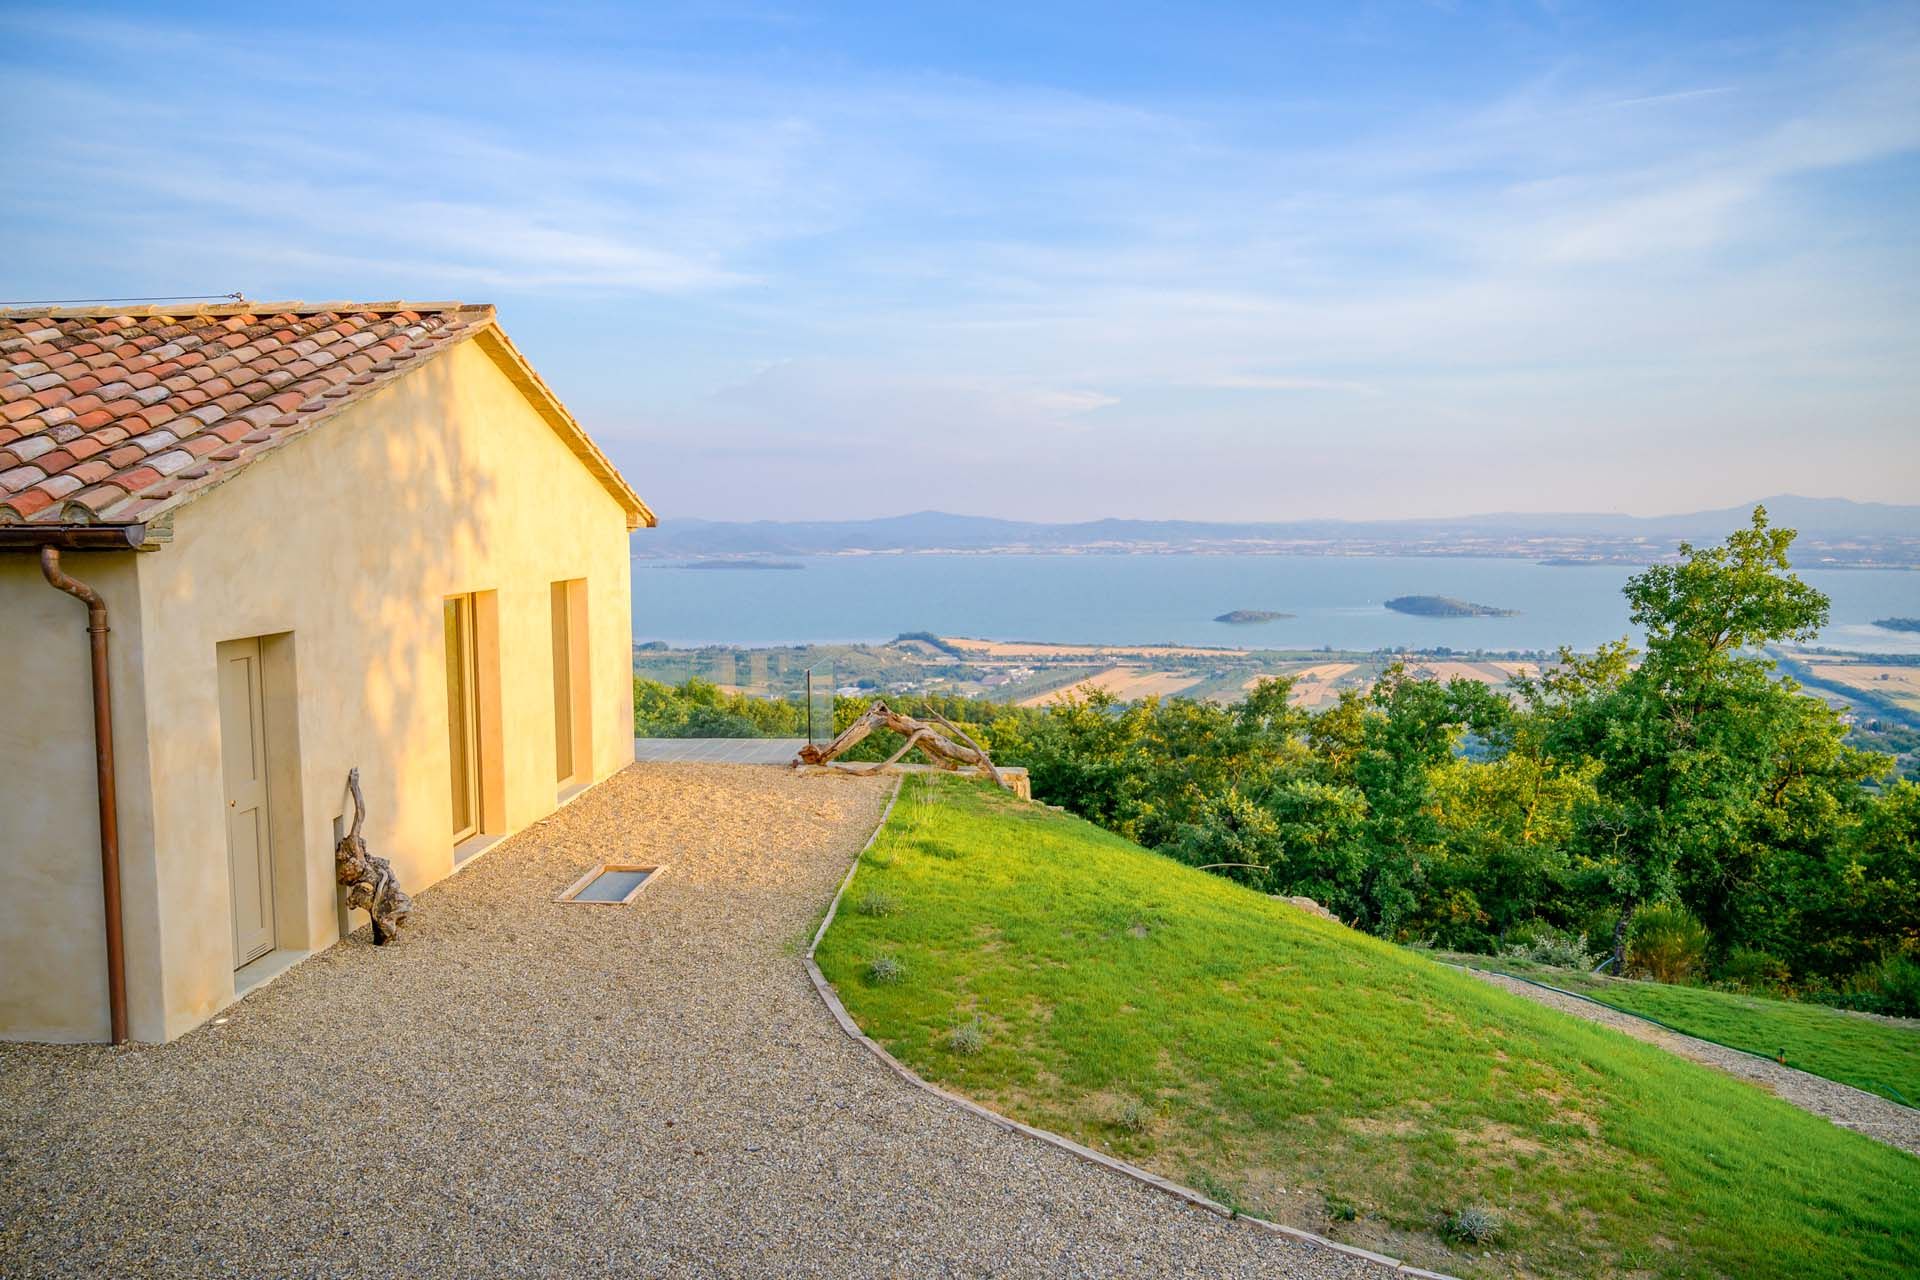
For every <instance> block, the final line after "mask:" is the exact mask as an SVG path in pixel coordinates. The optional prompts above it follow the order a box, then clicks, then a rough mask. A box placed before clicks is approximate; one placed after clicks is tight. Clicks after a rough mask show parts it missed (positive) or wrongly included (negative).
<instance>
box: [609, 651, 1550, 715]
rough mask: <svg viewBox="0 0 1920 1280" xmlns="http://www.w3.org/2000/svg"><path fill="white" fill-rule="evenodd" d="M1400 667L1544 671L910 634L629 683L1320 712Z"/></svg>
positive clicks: (1391, 657)
mask: <svg viewBox="0 0 1920 1280" xmlns="http://www.w3.org/2000/svg"><path fill="white" fill-rule="evenodd" d="M1395 660H1400V661H1404V662H1406V663H1407V664H1408V666H1409V667H1410V668H1411V669H1412V670H1413V671H1414V672H1415V674H1417V675H1420V676H1423V677H1425V678H1430V679H1438V680H1451V679H1454V678H1456V677H1464V678H1466V679H1469V680H1479V681H1481V682H1482V683H1485V684H1487V685H1490V686H1492V687H1494V688H1500V687H1503V686H1504V685H1505V684H1506V683H1507V682H1508V680H1510V679H1511V678H1512V676H1513V674H1514V673H1515V672H1517V671H1532V670H1536V669H1537V664H1534V663H1528V662H1516V661H1511V660H1498V661H1495V660H1477V659H1476V660H1468V659H1465V658H1462V657H1461V656H1459V655H1449V656H1445V657H1439V656H1432V655H1420V654H1406V655H1396V654H1387V653H1378V654H1372V653H1369V654H1361V653H1331V652H1328V651H1324V650H1312V651H1292V650H1264V649H1226V648H1221V649H1214V648H1204V647H1195V646H1190V645H1086V644H1047V643H1044V642H1040V641H1032V640H1009V641H1002V640H986V639H977V638H972V637H964V636H934V635H923V634H915V635H907V636H901V637H900V638H899V639H897V640H893V641H890V642H888V643H886V644H866V645H800V646H793V647H789V648H775V649H738V648H731V647H727V646H710V647H706V648H700V649H671V648H667V647H664V646H659V645H650V646H645V647H642V648H639V649H636V650H635V652H634V674H635V675H637V676H641V677H644V678H646V679H649V680H656V681H659V682H661V683H663V684H680V683H682V682H684V681H686V680H688V679H699V680H704V681H706V682H708V683H710V684H715V685H718V686H720V687H721V688H722V689H724V690H726V691H727V692H738V693H745V694H748V695H751V696H754V697H763V698H773V699H789V698H795V697H798V696H800V694H801V691H802V690H803V689H804V687H805V681H806V673H807V671H808V670H809V669H811V670H813V671H814V672H815V673H816V679H826V680H828V681H830V682H831V683H832V684H833V685H834V687H835V688H837V689H838V690H839V691H840V692H841V693H842V694H843V695H847V694H859V693H872V694H873V695H874V696H892V697H894V698H896V699H899V698H910V697H912V696H913V695H916V694H926V693H938V694H945V695H954V696H959V697H978V698H988V699H991V700H993V701H995V702H1005V703H1011V704H1017V705H1020V706H1028V707H1042V706H1046V705H1048V704H1049V703H1052V702H1054V701H1057V700H1059V699H1060V698H1062V697H1064V696H1068V695H1069V693H1071V694H1072V695H1075V696H1084V695H1086V694H1089V693H1092V692H1094V691H1096V690H1100V691H1104V692H1106V693H1109V694H1112V695H1113V696H1114V697H1115V698H1118V699H1119V700H1120V701H1122V702H1133V701H1137V700H1139V699H1142V698H1148V697H1161V698H1165V697H1176V696H1177V697H1184V698H1193V699H1196V700H1205V701H1211V702H1217V703H1229V702H1234V701H1237V700H1239V699H1240V698H1243V697H1245V696H1246V692H1247V690H1249V689H1251V688H1253V687H1254V685H1256V684H1258V683H1259V682H1260V681H1262V680H1267V679H1272V678H1274V677H1276V676H1289V677H1292V678H1293V679H1294V680H1295V681H1296V684H1295V686H1294V690H1293V702H1294V705H1296V706H1300V707H1304V708H1307V709H1309V710H1318V709H1321V708H1323V707H1327V706H1330V705H1332V704H1333V703H1334V702H1335V701H1337V700H1338V698H1339V696H1340V695H1341V693H1343V692H1345V691H1347V690H1350V689H1351V690H1355V691H1364V690H1366V689H1367V688H1369V687H1371V685H1372V684H1373V682H1374V680H1376V679H1377V678H1378V677H1379V675H1380V673H1381V672H1382V671H1383V670H1385V669H1386V667H1387V665H1388V664H1389V663H1391V662H1393V661H1395Z"/></svg>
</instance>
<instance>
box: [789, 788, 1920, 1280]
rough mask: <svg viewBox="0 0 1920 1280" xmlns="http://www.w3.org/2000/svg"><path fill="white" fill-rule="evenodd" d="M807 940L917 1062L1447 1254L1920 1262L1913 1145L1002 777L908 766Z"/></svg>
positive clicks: (1645, 1271) (1082, 1132)
mask: <svg viewBox="0 0 1920 1280" xmlns="http://www.w3.org/2000/svg"><path fill="white" fill-rule="evenodd" d="M819 961H820V965H821V967H822V968H823V969H824V970H825V972H826V974H827V976H828V978H830V979H831V980H832V981H833V982H834V984H835V985H836V986H837V987H838V989H839V991H840V993H841V997H842V999H844V1000H845V1002H846V1004H847V1007H848V1009H849V1010H850V1011H851V1012H852V1014H853V1016H854V1017H855V1018H856V1019H857V1020H858V1021H859V1022H860V1024H861V1026H862V1027H864V1028H865V1029H866V1030H867V1032H868V1033H869V1034H871V1035H873V1036H874V1037H875V1038H876V1039H878V1040H880V1041H881V1042H882V1043H884V1044H885V1045H886V1046H887V1047H888V1048H889V1049H890V1050H892V1051H893V1052H894V1053H895V1054H897V1055H898V1056H899V1057H900V1058H901V1059H902V1060H904V1061H906V1062H908V1063H910V1064H911V1065H912V1066H913V1067H914V1068H915V1069H916V1070H918V1071H920V1072H921V1073H922V1074H923V1075H925V1076H927V1077H928V1078H929V1079H932V1080H936V1081H938V1082H940V1083H942V1084H944V1085H946V1086H948V1087H950V1088H953V1089H955V1090H956V1091H959V1092H962V1093H966V1094H968V1095H970V1096H972V1097H975V1098H978V1099H980V1100H982V1101H983V1102H986V1103H987V1104H988V1105H990V1106H993V1107H995V1108H996V1109H997V1110H1000V1111H1003V1112H1005V1113H1007V1114H1010V1115H1013V1116H1016V1117H1017V1118H1019V1119H1022V1120H1025V1121H1027V1122H1029V1123H1032V1124H1037V1125H1040V1126H1042V1127H1045V1128H1048V1129H1052V1130H1054V1131H1056V1132H1059V1133H1064V1134H1067V1135H1069V1136H1071V1137H1073V1138H1075V1139H1077V1140H1079V1141H1081V1142H1085V1143H1087V1144H1089V1145H1092V1146H1097V1147H1100V1148H1103V1149H1105V1150H1109V1151H1112V1152H1114V1153H1116V1154H1118V1155H1120V1156H1122V1157H1124V1158H1126V1159H1129V1160H1132V1161H1134V1162H1136V1163H1139V1164H1142V1165H1145V1166H1147V1167H1149V1168H1152V1169H1155V1170H1158V1171H1160V1172H1162V1173H1165V1174H1167V1175H1168V1176H1171V1177H1174V1178H1177V1179H1179V1180H1181V1181H1184V1182H1186V1183H1188V1184H1189V1185H1192V1186H1195V1187H1198V1188H1200V1189H1202V1190H1204V1191H1206V1192H1208V1193H1209V1194H1211V1195H1213V1196H1214V1197H1215V1198H1217V1199H1220V1200H1222V1201H1224V1202H1226V1203H1229V1204H1232V1205H1234V1206H1236V1207H1238V1208H1240V1209H1242V1210H1243V1211H1246V1212H1249V1213H1254V1214H1258V1215H1260V1216H1262V1217H1269V1218H1274V1219H1277V1220H1280V1221H1284V1222H1290V1223H1294V1224H1296V1225H1300V1226H1305V1227H1308V1228H1310V1229H1313V1230H1317V1231H1321V1232H1323V1233H1325V1234H1328V1235H1331V1236H1334V1237H1336V1238H1340V1239H1345V1240H1350V1241H1353V1242H1355V1243H1359V1244H1363V1245H1370V1246H1373V1247H1377V1248H1383V1249H1385V1250H1386V1251H1388V1252H1393V1253H1397V1254H1399V1255H1401V1256H1403V1257H1408V1258H1410V1259H1412V1260H1414V1261H1416V1262H1420V1263H1423V1264H1425V1265H1428V1266H1431V1267H1435V1268H1437V1269H1439V1270H1446V1271H1453V1272H1456V1273H1465V1274H1472V1275H1515V1274H1534V1275H1615V1274H1622V1273H1631V1274H1641V1275H1649V1276H1702V1275H1724V1276H1741V1277H1745V1276H1801V1277H1804V1276H1905V1275H1912V1274H1914V1273H1915V1271H1916V1269H1920V1160H1915V1159H1913V1158H1912V1157H1910V1156H1907V1155H1904V1154H1902V1153H1900V1152H1898V1151H1895V1150H1893V1149H1892V1148H1889V1147H1886V1146H1883V1145H1881V1144H1879V1143H1876V1142H1874V1141H1872V1140H1871V1139H1868V1138H1864V1137H1861V1136H1859V1135H1857V1134H1853V1133H1848V1132H1846V1131H1844V1130H1841V1129H1838V1128H1836V1127H1834V1126H1833V1125H1830V1124H1828V1123H1827V1122H1826V1121H1824V1120H1821V1119H1818V1118H1817V1117H1814V1116H1811V1115H1808V1114H1806V1113H1804V1112H1802V1111H1799V1110H1797V1109H1795V1108H1793V1107H1790V1106H1788V1105H1787V1104H1786V1103H1784V1102H1781V1101H1779V1100H1778V1099H1776V1098H1774V1097H1772V1096H1771V1095H1769V1094H1766V1093H1764V1092H1762V1091H1761V1090H1759V1089H1757V1088H1754V1087H1753V1086H1751V1085H1748V1084H1744V1083H1742V1082H1740V1081H1737V1080H1734V1079H1732V1078H1730V1077H1727V1076H1724V1075H1721V1074H1719V1073H1717V1072H1714V1071H1711V1070H1708V1069H1707V1068H1705V1067H1701V1066H1697V1065H1695V1064H1693V1063H1690V1062H1686V1061H1683V1060H1682V1059H1679V1058H1676V1057H1673V1056H1672V1055H1670V1054H1667V1053H1664V1052H1662V1051H1661V1050H1659V1049H1656V1048H1654V1047H1652V1046H1650V1045H1646V1044H1642V1043H1640V1042H1638V1041H1634V1040H1631V1039H1629V1038H1628V1037H1625V1036H1622V1035H1619V1034H1618V1033H1616V1032H1613V1031H1610V1030H1608V1029H1606V1028H1603V1027H1598V1026H1594V1025H1592V1024H1590V1023H1586V1022H1582V1021H1580V1020H1578V1019H1575V1018H1569V1017H1567V1016H1565V1015H1563V1014H1560V1013H1557V1012H1555V1011H1553V1010H1551V1009H1546V1008H1543V1007H1541V1006H1538V1005H1535V1004H1532V1003H1530V1002H1528V1001H1525V1000H1520V999H1517V998H1515V997H1512V996H1509V995H1507V994H1506V993H1505V992H1502V991H1499V990H1496V989H1494V988H1491V987H1488V986H1487V985H1486V984H1484V983H1481V982H1479V981H1477V980H1476V979H1474V978H1471V977H1469V976H1467V975H1465V974H1462V973H1457V972H1455V971H1453V970H1450V969H1448V968H1446V967H1444V966H1442V965H1439V964H1436V963H1434V962H1432V961H1431V960H1428V959H1425V958H1423V957H1421V956H1418V955H1415V954H1412V953H1410V952H1407V951H1405V950H1403V949H1401V948H1398V947H1394V946H1391V945H1388V944H1386V943H1384V942H1380V941H1378V940H1376V939H1373V938H1368V937H1365V936H1362V935H1360V934H1356V933H1353V932H1352V931H1350V930H1347V929H1344V928H1342V927H1340V926H1339V925H1336V924H1332V923H1330V922H1328V921H1324V920H1320V919H1317V918H1314V917H1311V916H1308V915H1306V914H1304V913H1302V912H1300V911H1297V910H1295V909H1294V908H1293V907H1291V906H1288V905H1286V904H1285V903H1282V902H1278V901H1276V900H1273V899H1270V898H1267V897H1265V896H1263V895H1261V894H1258V893H1255V892H1252V891H1250V890H1248V889H1245V888H1243V887H1241V886H1239V885H1235V884H1233V883H1231V882H1229V881H1226V880H1223V879H1220V878H1218V877H1215V876H1209V875H1206V874H1204V873H1202V872H1197V871H1192V870H1190V869H1188V868H1185V867H1182V866H1180V865H1178V864H1176V863H1174V862H1172V861H1170V860H1168V859H1165V858H1161V857H1159V856H1157V855H1154V854H1151V853H1148V852H1146V851H1145V850H1142V849H1140V848H1139V847H1138V846H1135V845H1133V844H1130V843H1128V842H1127V841H1125V840H1122V839H1120V838H1119V837H1117V836H1114V835H1111V834H1109V833H1107V832H1104V831H1101V830H1099V829H1098V828H1096V827H1093V826H1091V825H1089V824H1087V823H1084V822H1080V821H1078V820H1076V819H1073V818H1069V817H1066V816H1063V815H1060V814H1056V813H1054V812H1052V811H1050V810H1048V809H1045V808H1043V807H1041V806H1038V805H1027V804H1021V803H1019V802H1017V801H1015V800H1013V799H1012V798H1011V797H1008V796H1006V795H1005V794H1004V793H1001V792H998V791H995V790H993V789H992V788H987V787H981V786H978V785H975V784H972V783H968V782H964V781H960V780H955V779H949V778H943V777H937V776H936V777H925V778H922V777H909V778H908V779H907V780H906V787H905V790H904V791H903V792H902V794H901V799H900V802H899V804H897V805H896V806H895V808H894V812H893V816H892V818H891V819H890V820H889V822H888V826H887V829H886V831H884V832H883V833H882V834H881V836H880V838H879V840H878V841H877V842H876V843H875V845H874V847H873V849H872V850H871V851H870V852H869V854H868V855H867V858H866V859H865V861H864V862H863V864H862V866H861V868H860V871H859V874H858V875H857V876H856V878H855V880H854V883H853V885H852V887H851V888H850V890H849V892H848V894H847V898H846V901H845V902H844V903H843V905H842V909H841V913H840V915H839V916H838V917H837V918H836V920H835V921H834V925H833V927H832V928H831V929H830V930H829V931H828V933H827V936H826V938H825V940H824V941H823V942H822V944H821V947H820V951H819ZM876 961H879V962H880V963H879V964H877V965H876V963H875V962H876ZM976 1027H977V1033H976V1032H975V1031H974V1030H973V1028H976ZM956 1031H958V1034H955V1033H956ZM1469 1207H1489V1208H1491V1209H1493V1210H1495V1211H1496V1212H1497V1213H1498V1214H1499V1215H1500V1217H1501V1219H1502V1220H1503V1222H1504V1228H1503V1230H1502V1231H1501V1233H1500V1235H1499V1236H1498V1238H1497V1239H1496V1240H1495V1241H1494V1243H1493V1244H1492V1245H1491V1246H1482V1247H1468V1246H1465V1245H1462V1244H1460V1243H1458V1242H1455V1241H1452V1240H1450V1239H1449V1237H1448V1236H1447V1235H1446V1233H1445V1230H1444V1226H1445V1223H1446V1222H1447V1220H1448V1218H1449V1216H1450V1215H1452V1214H1454V1213H1456V1212H1458V1211H1459V1210H1461V1209H1465V1208H1469Z"/></svg>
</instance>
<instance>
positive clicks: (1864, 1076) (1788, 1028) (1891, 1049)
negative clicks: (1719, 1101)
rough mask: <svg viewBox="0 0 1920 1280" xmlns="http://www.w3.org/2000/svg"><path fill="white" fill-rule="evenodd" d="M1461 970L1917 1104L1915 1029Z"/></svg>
mask: <svg viewBox="0 0 1920 1280" xmlns="http://www.w3.org/2000/svg"><path fill="white" fill-rule="evenodd" d="M1455 958H1457V959H1458V960H1459V961H1460V962H1461V963H1463V964H1469V965H1473V966H1474V967H1476V968H1481V969H1495V970H1499V971H1501V972H1505V973H1512V974H1514V975H1516V976H1519V977H1522V978H1531V979H1532V980H1533V981H1535V982H1544V983H1546V984H1547V985H1548V986H1554V987H1560V988H1561V989H1563V990H1566V991H1577V992H1579V993H1580V994H1581V995H1586V996H1592V997H1593V998H1594V999H1595V1000H1599V1001H1602V1002H1604V1003H1606V1004H1610V1005H1612V1006H1614V1007H1615V1008H1616V1009H1625V1010H1626V1011H1627V1012H1628V1013H1637V1014H1640V1015H1641V1016H1642V1017H1647V1018H1653V1019H1656V1020H1657V1021H1660V1022H1664V1023H1666V1024H1667V1025H1668V1026H1670V1027H1674V1028H1675V1029H1677V1030H1680V1031H1684V1032H1686V1033H1687V1034H1688V1035H1695V1036H1700V1037H1702V1038H1703V1039H1707V1040H1713V1041H1716V1042H1717V1043H1720V1044H1724V1045H1731V1046H1732V1047H1733V1048H1735V1049H1745V1050H1746V1051H1747V1052H1748V1053H1757V1054H1760V1055H1761V1056H1762V1057H1767V1058H1774V1059H1776V1060H1777V1059H1781V1058H1784V1059H1785V1060H1786V1063H1787V1065H1788V1066H1790V1067H1798V1068H1799V1069H1800V1070H1802V1071H1811V1072H1812V1073H1813V1074H1814V1075H1818V1076H1825V1077H1826V1078H1827V1079H1829V1080H1838V1081H1839V1082H1840V1083H1841V1084H1850V1085H1852V1086H1853V1087H1854V1088H1856V1089H1865V1090H1866V1091H1867V1092H1869V1093H1877V1094H1880V1095H1881V1096H1882V1097H1886V1098H1892V1099H1893V1100H1894V1101H1896V1102H1904V1103H1906V1104H1907V1105H1908V1106H1913V1105H1915V1104H1920V1027H1914V1026H1903V1025H1900V1024H1898V1023H1894V1022H1888V1021H1882V1020H1881V1019H1878V1018H1869V1017H1867V1016H1865V1015H1863V1014H1857V1013H1848V1012H1847V1011H1845V1010H1843V1009H1830V1008H1828V1007H1827V1006H1825V1005H1818V1004H1800V1003H1796V1002H1794V1001H1791V1000H1769V999H1767V998H1765V997H1762V996H1744V995H1738V994H1736V993H1734V992H1731V991H1714V990H1710V989H1708V988H1706V987H1677V986H1672V985H1670V984H1667V983H1660V982H1637V981H1634V980H1632V979H1627V978H1607V977H1599V976H1596V975H1593V974H1589V973H1584V972H1581V971H1579V970H1574V969H1554V968H1549V967H1548V966H1546V965H1533V964H1526V963H1522V962H1516V961H1513V960H1490V959H1489V958H1488V957H1486V956H1460V957H1455Z"/></svg>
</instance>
